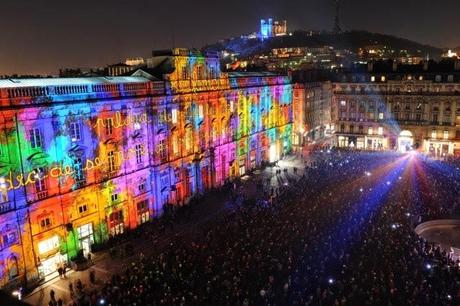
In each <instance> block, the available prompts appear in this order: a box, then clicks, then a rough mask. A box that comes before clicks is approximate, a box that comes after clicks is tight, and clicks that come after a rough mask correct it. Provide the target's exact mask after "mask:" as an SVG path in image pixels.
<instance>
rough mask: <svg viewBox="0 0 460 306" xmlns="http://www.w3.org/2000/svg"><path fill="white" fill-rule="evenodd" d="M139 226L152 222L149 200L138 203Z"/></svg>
mask: <svg viewBox="0 0 460 306" xmlns="http://www.w3.org/2000/svg"><path fill="white" fill-rule="evenodd" d="M136 206H137V224H138V225H140V224H143V223H145V222H147V221H149V220H150V214H149V201H148V200H147V199H145V200H142V201H139V202H137V205H136Z"/></svg>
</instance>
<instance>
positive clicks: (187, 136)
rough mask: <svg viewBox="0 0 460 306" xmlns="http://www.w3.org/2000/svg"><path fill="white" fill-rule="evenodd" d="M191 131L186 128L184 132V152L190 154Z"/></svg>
mask: <svg viewBox="0 0 460 306" xmlns="http://www.w3.org/2000/svg"><path fill="white" fill-rule="evenodd" d="M192 142H193V138H192V130H191V129H190V128H187V130H186V131H185V151H187V152H190V151H191V150H192Z"/></svg>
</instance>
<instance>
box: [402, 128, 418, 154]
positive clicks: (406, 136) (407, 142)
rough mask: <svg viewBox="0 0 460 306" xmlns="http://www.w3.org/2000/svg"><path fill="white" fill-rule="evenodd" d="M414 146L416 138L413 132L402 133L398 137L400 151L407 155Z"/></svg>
mask: <svg viewBox="0 0 460 306" xmlns="http://www.w3.org/2000/svg"><path fill="white" fill-rule="evenodd" d="M413 146H414V137H413V135H412V132H411V131H407V130H405V131H402V132H401V133H400V134H399V137H398V151H399V152H401V153H406V152H409V151H411V150H412V148H413Z"/></svg>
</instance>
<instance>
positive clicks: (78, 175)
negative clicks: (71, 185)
mask: <svg viewBox="0 0 460 306" xmlns="http://www.w3.org/2000/svg"><path fill="white" fill-rule="evenodd" d="M73 167H74V171H75V173H74V179H75V181H77V182H79V183H80V182H83V181H84V180H85V176H84V173H83V167H84V166H83V159H82V158H81V157H77V158H75V159H74V166H73Z"/></svg>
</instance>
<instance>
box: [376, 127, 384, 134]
mask: <svg viewBox="0 0 460 306" xmlns="http://www.w3.org/2000/svg"><path fill="white" fill-rule="evenodd" d="M377 132H378V134H379V135H383V127H381V126H379V128H378V131H377Z"/></svg>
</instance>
